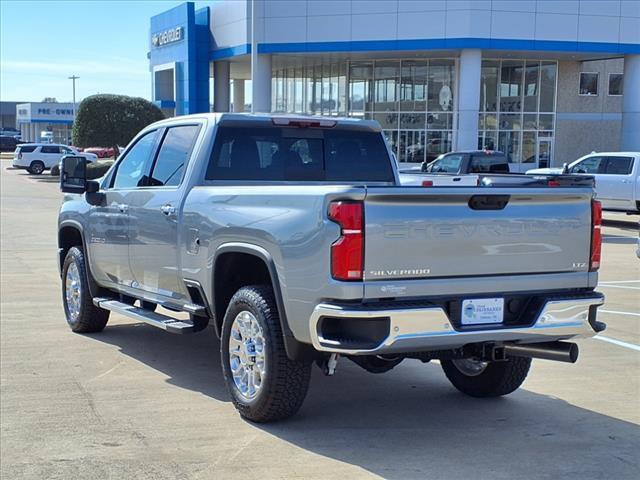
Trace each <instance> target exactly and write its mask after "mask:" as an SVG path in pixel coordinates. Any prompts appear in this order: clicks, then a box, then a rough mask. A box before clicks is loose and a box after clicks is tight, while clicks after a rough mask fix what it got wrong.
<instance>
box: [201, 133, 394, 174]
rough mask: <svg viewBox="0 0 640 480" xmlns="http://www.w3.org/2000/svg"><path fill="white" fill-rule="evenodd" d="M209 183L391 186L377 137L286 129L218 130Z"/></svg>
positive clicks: (383, 148)
mask: <svg viewBox="0 0 640 480" xmlns="http://www.w3.org/2000/svg"><path fill="white" fill-rule="evenodd" d="M206 179H207V180H284V181H287V180H289V181H302V182H304V181H308V182H317V181H330V182H341V181H349V182H351V181H354V182H392V181H393V180H394V177H393V170H392V168H391V162H390V159H389V156H388V153H387V148H386V145H385V143H384V140H383V138H382V135H381V134H380V133H376V132H363V131H353V130H333V129H331V130H329V129H326V130H325V129H316V128H304V129H303V128H287V127H252V128H243V127H220V129H219V130H218V134H217V136H216V142H215V145H214V148H213V151H212V153H211V159H210V161H209V166H208V168H207V174H206Z"/></svg>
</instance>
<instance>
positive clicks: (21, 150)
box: [18, 145, 38, 153]
mask: <svg viewBox="0 0 640 480" xmlns="http://www.w3.org/2000/svg"><path fill="white" fill-rule="evenodd" d="M36 148H38V147H37V145H19V146H18V153H31V152H33V151H35V149H36Z"/></svg>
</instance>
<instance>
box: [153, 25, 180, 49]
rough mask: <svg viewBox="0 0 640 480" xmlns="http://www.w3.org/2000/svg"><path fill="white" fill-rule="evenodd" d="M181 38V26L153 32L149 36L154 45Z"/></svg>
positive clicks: (157, 45)
mask: <svg viewBox="0 0 640 480" xmlns="http://www.w3.org/2000/svg"><path fill="white" fill-rule="evenodd" d="M180 40H182V27H175V28H170V29H169V30H165V31H164V32H160V33H155V34H153V35H152V36H151V43H152V44H153V46H154V47H161V46H162V45H166V44H168V43H173V42H179V41H180Z"/></svg>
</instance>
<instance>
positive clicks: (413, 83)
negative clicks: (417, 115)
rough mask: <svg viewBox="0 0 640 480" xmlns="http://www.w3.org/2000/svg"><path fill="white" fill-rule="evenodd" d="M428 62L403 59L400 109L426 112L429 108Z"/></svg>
mask: <svg viewBox="0 0 640 480" xmlns="http://www.w3.org/2000/svg"><path fill="white" fill-rule="evenodd" d="M427 72H428V63H427V62H426V61H425V62H420V61H403V62H402V69H401V75H400V110H402V111H405V112H406V111H420V112H424V111H425V110H426V108H427V103H426V100H427Z"/></svg>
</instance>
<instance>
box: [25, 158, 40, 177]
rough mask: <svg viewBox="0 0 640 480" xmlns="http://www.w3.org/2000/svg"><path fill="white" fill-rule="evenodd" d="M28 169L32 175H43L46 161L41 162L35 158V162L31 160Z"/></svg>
mask: <svg viewBox="0 0 640 480" xmlns="http://www.w3.org/2000/svg"><path fill="white" fill-rule="evenodd" d="M27 170H28V171H29V173H30V174H32V175H41V174H42V172H44V162H41V161H40V160H34V161H33V162H31V165H29V168H28V169H27Z"/></svg>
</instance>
